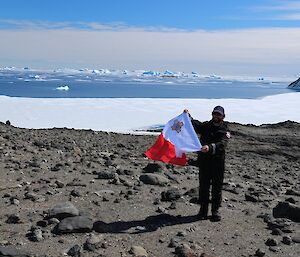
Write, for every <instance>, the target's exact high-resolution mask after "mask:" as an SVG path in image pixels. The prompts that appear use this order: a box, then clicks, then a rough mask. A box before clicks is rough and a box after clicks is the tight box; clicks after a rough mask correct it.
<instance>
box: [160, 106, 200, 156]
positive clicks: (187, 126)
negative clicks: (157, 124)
mask: <svg viewBox="0 0 300 257" xmlns="http://www.w3.org/2000/svg"><path fill="white" fill-rule="evenodd" d="M162 133H163V136H164V138H165V139H166V140H168V141H169V142H171V143H172V144H173V145H174V146H175V151H176V157H181V156H182V154H183V153H185V152H197V151H200V149H201V143H200V141H199V139H198V136H197V134H196V132H195V130H194V128H193V125H192V122H191V119H190V117H189V115H188V114H187V113H186V112H183V113H182V114H180V115H179V116H177V117H175V118H173V119H171V120H170V121H169V122H168V123H167V124H166V126H165V127H164V130H163V132H162Z"/></svg>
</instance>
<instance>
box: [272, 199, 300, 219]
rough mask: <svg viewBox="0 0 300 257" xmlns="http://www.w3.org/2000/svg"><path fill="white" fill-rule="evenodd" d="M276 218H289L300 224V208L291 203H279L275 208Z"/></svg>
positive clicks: (274, 214)
mask: <svg viewBox="0 0 300 257" xmlns="http://www.w3.org/2000/svg"><path fill="white" fill-rule="evenodd" d="M273 216H274V217H275V218H287V219H290V220H292V221H295V222H300V207H299V206H296V205H295V204H291V203H289V202H279V203H278V204H277V205H276V207H274V208H273Z"/></svg>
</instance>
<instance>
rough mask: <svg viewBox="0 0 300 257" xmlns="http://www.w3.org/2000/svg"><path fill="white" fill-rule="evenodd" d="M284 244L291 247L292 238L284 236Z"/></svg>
mask: <svg viewBox="0 0 300 257" xmlns="http://www.w3.org/2000/svg"><path fill="white" fill-rule="evenodd" d="M282 243H284V244H285V245H290V244H291V243H292V238H291V237H290V236H284V237H283V238H282Z"/></svg>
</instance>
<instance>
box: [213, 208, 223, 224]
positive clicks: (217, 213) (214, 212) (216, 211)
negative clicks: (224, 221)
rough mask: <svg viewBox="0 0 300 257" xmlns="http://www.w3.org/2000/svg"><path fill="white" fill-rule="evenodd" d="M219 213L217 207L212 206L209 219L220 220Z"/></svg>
mask: <svg viewBox="0 0 300 257" xmlns="http://www.w3.org/2000/svg"><path fill="white" fill-rule="evenodd" d="M221 218H222V217H221V214H220V212H219V209H218V208H214V209H212V211H211V221H214V222H218V221H220V220H221Z"/></svg>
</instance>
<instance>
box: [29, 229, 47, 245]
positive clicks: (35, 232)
mask: <svg viewBox="0 0 300 257" xmlns="http://www.w3.org/2000/svg"><path fill="white" fill-rule="evenodd" d="M29 239H30V240H31V241H33V242H40V241H42V240H43V239H44V237H43V232H42V230H41V229H40V228H33V229H32V231H31V233H30V235H29Z"/></svg>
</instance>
